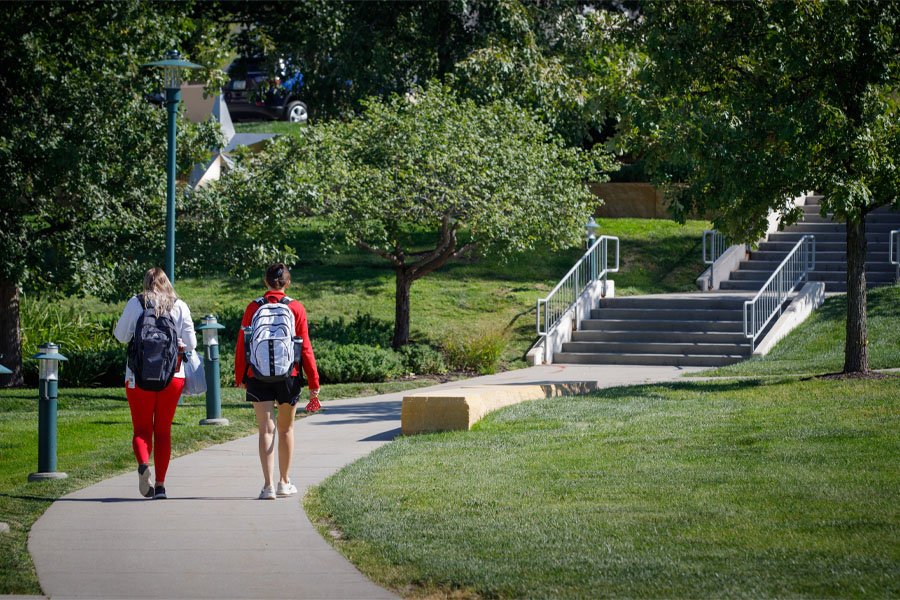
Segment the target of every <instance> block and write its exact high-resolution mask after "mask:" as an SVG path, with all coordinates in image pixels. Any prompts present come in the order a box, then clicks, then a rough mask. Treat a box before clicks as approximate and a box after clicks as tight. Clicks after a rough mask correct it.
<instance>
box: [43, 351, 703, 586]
mask: <svg viewBox="0 0 900 600" xmlns="http://www.w3.org/2000/svg"><path fill="white" fill-rule="evenodd" d="M691 370H698V369H696V368H693V369H692V368H679V367H632V366H621V365H602V366H580V365H579V366H566V365H544V366H538V367H531V368H528V369H521V370H517V371H508V372H506V373H501V374H498V375H490V376H486V377H478V378H475V379H470V380H464V381H455V382H450V383H445V384H441V385H439V386H433V387H430V388H420V389H418V390H416V391H423V390H437V389H447V388H460V387H466V386H468V385H484V384H505V385H526V384H527V385H532V384H539V383H552V382H568V381H597V382H598V385H599V386H600V387H612V386H616V385H626V384H637V383H644V382H657V381H667V380H672V379H676V378H678V377H679V376H680V375H681V374H683V373H685V372H688V371H691ZM406 393H409V392H406ZM327 394H328V387H327V386H325V387H324V388H323V396H324V397H326V398H327ZM404 394H405V393H397V394H388V395H384V396H377V397H372V398H357V399H352V400H338V401H330V402H326V403H324V404H323V406H324V408H325V410H324V411H323V412H321V413H319V414H317V415H313V416H311V417H308V418H305V419H301V420H299V421H297V423H296V425H295V434H294V435H295V448H294V461H293V465H292V472H291V478H292V480H293V481H294V483H295V484H296V485H297V488H298V489H299V491H300V493H299V494H298V496H295V497H292V498H288V499H281V498H279V499H278V500H276V501H274V502H272V501H268V502H266V501H260V500H257V499H256V496H257V494H258V493H259V489H260V487H262V482H263V478H262V474H261V471H260V466H259V454H258V451H257V437H256V436H255V435H253V436H249V437H245V438H242V439H239V440H235V441H232V442H228V443H226V444H221V445H219V446H214V447H211V448H207V449H205V450H201V451H199V452H196V453H194V454H191V455H188V456H184V457H181V458H178V459H175V460H173V461H172V462H171V464H170V466H169V472H168V475H167V477H166V491H167V492H168V494H169V499H168V500H165V501H151V500H146V499H144V498H141V497H140V496H139V495H138V491H137V476H136V475H135V474H134V473H133V472H129V473H127V474H125V475H120V476H118V477H113V478H112V479H108V480H106V481H103V482H100V483H98V484H96V485H92V486H90V487H88V488H85V489H83V490H79V491H78V492H75V493H72V494H69V495H68V496H65V497H63V498H61V499H59V500H58V501H56V502H54V503H53V504H52V505H51V506H50V508H49V509H47V511H46V512H45V513H44V515H43V516H41V518H40V519H38V521H37V522H36V523H35V524H34V526H33V527H32V529H31V534H30V538H29V542H28V549H29V551H30V552H31V556H32V557H33V559H34V563H35V567H36V569H37V575H38V580H39V582H40V584H41V588H42V589H43V592H44V593H45V594H47V595H49V596H51V597H52V598H86V597H89V598H342V599H350V598H365V599H377V598H395V597H396V596H395V595H394V594H393V593H391V592H389V591H387V590H384V589H382V588H380V587H378V586H376V585H374V584H373V583H371V582H370V581H369V580H368V579H366V578H365V577H363V575H362V574H361V573H360V572H359V571H358V570H357V569H356V567H354V566H353V565H352V564H350V563H349V562H348V561H346V560H345V559H344V558H343V557H342V556H341V555H340V554H338V553H337V552H336V551H335V550H333V549H332V548H331V546H330V545H329V544H328V543H327V542H326V541H325V540H323V539H322V538H321V536H319V534H318V533H317V532H316V530H315V529H314V528H313V526H312V525H311V524H310V522H309V520H308V519H307V517H306V513H305V512H304V511H303V508H302V506H301V498H302V496H303V495H304V493H305V491H306V489H307V488H308V487H310V486H314V485H316V484H318V483H320V482H321V481H322V480H324V479H325V478H326V477H328V476H329V475H331V474H332V473H334V472H335V471H337V470H339V469H340V468H341V467H343V466H345V465H347V464H349V463H351V462H353V461H354V460H356V459H357V458H360V457H362V456H365V455H366V454H368V453H370V452H371V451H372V450H374V449H375V448H377V447H379V446H381V445H382V444H385V443H387V442H390V441H391V440H393V439H394V438H395V437H397V436H398V435H399V434H400V405H401V400H402V397H403V396H404ZM248 410H249V407H248ZM226 416H227V415H226ZM175 418H176V419H177V418H178V415H177V414H176V417H175ZM123 443H124V441H123Z"/></svg>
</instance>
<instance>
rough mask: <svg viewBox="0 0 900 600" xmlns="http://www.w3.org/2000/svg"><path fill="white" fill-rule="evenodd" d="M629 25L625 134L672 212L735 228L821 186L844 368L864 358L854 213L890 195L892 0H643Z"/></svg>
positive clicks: (899, 14) (899, 54)
mask: <svg viewBox="0 0 900 600" xmlns="http://www.w3.org/2000/svg"><path fill="white" fill-rule="evenodd" d="M636 33H637V35H638V36H639V43H640V44H642V45H643V47H644V49H645V51H646V63H645V65H644V68H643V69H642V72H641V77H640V86H639V89H638V90H637V92H636V93H635V95H634V96H633V97H632V98H631V101H630V104H629V106H628V108H627V109H626V111H625V113H626V114H629V115H630V116H631V120H630V122H629V128H628V129H627V131H626V135H624V136H623V139H624V140H628V141H627V142H626V143H635V142H637V143H638V144H639V145H640V146H641V147H642V149H643V151H644V152H645V156H646V160H647V164H648V169H649V170H650V171H651V172H653V173H654V181H655V182H656V183H657V184H659V185H661V186H664V187H666V189H667V196H668V197H669V199H670V200H671V202H672V205H673V208H674V209H675V210H676V211H678V213H679V214H680V216H681V217H682V218H683V217H684V215H685V214H687V213H688V212H690V211H692V210H695V209H699V210H701V211H711V212H713V213H714V214H716V215H717V216H716V217H715V219H714V221H715V223H716V226H717V227H718V228H719V229H721V230H723V231H724V232H726V233H727V234H729V235H731V236H732V237H733V239H735V240H737V241H741V242H755V241H756V240H758V239H759V238H760V237H761V236H762V234H763V233H764V231H765V225H766V216H767V214H768V212H769V211H770V210H772V209H774V210H778V211H780V212H781V213H782V217H781V220H782V223H784V224H790V223H793V222H796V221H797V220H798V219H799V217H800V213H799V210H798V209H796V208H795V207H794V206H793V205H792V204H791V203H790V199H791V198H792V197H795V196H797V195H799V194H800V193H802V192H803V191H805V190H815V191H817V192H819V193H821V194H824V200H823V201H822V210H823V213H824V212H826V211H827V212H833V213H834V215H835V217H836V219H838V220H840V221H843V222H844V223H845V227H846V231H847V290H848V292H847V294H848V295H847V299H848V302H847V325H846V334H847V336H846V346H845V358H844V372H846V373H855V372H867V371H868V370H869V362H868V351H867V343H868V340H867V328H866V277H865V256H866V236H865V217H866V215H867V214H868V213H870V212H871V211H872V210H874V209H876V208H878V207H880V206H888V205H893V206H894V207H900V199H898V194H897V191H898V183H900V180H898V178H900V175H898V171H897V169H896V166H895V161H896V158H895V157H896V156H897V155H898V151H900V120H898V119H900V103H898V96H897V86H898V82H900V79H898V77H900V5H897V4H894V3H883V2H876V1H866V0H860V1H854V2H813V1H795V2H779V1H776V0H744V1H740V2H709V1H707V2H680V3H676V2H672V3H663V2H659V3H647V4H645V5H644V18H643V20H642V21H640V22H639V24H638V26H637V27H636Z"/></svg>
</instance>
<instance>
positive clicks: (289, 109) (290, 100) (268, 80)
mask: <svg viewBox="0 0 900 600" xmlns="http://www.w3.org/2000/svg"><path fill="white" fill-rule="evenodd" d="M261 64H262V61H261V60H260V59H256V58H239V59H237V60H236V61H234V62H233V63H231V65H230V66H229V67H228V83H226V84H225V87H224V88H222V92H223V94H224V96H225V104H226V105H227V106H228V112H229V113H230V114H231V116H232V118H234V119H235V120H244V119H277V120H281V121H290V122H292V123H304V122H306V120H307V119H308V118H309V112H308V111H307V107H306V104H305V103H303V102H302V101H301V100H300V98H299V94H300V91H301V89H302V87H301V86H302V85H303V76H302V75H300V74H296V75H292V76H289V77H283V76H284V74H285V73H286V69H285V65H284V62H283V61H279V67H280V68H279V69H278V70H279V71H281V75H282V76H281V77H280V76H278V75H275V76H271V75H267V74H266V73H265V72H264V71H263V70H262V67H261Z"/></svg>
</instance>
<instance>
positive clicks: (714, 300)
mask: <svg viewBox="0 0 900 600" xmlns="http://www.w3.org/2000/svg"><path fill="white" fill-rule="evenodd" d="M744 300H746V298H744V297H742V296H738V297H729V296H716V295H715V294H709V295H707V294H705V293H703V292H697V293H696V294H693V295H689V296H688V295H686V296H682V297H668V298H667V297H659V296H620V297H618V298H603V299H601V300H600V309H620V308H633V309H644V310H649V309H654V310H655V309H660V308H665V309H690V310H742V309H743V306H744Z"/></svg>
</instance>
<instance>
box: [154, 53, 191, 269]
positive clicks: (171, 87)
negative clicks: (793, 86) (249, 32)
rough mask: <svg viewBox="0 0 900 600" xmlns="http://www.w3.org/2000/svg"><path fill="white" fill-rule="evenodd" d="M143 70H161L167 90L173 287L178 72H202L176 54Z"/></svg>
mask: <svg viewBox="0 0 900 600" xmlns="http://www.w3.org/2000/svg"><path fill="white" fill-rule="evenodd" d="M144 66H145V67H162V68H163V87H164V88H166V111H167V112H168V134H167V136H166V137H167V138H168V151H167V155H166V158H167V160H166V275H168V277H169V281H171V282H172V283H175V123H176V119H175V117H176V116H177V115H178V103H179V102H181V70H182V69H203V68H205V67H203V66H202V65H197V64H194V63H192V62H188V61H186V60H182V59H181V55H180V54H179V52H178V50H169V51H168V52H166V58H165V60H158V61H156V62H152V63H146V64H145V65H144Z"/></svg>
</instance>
